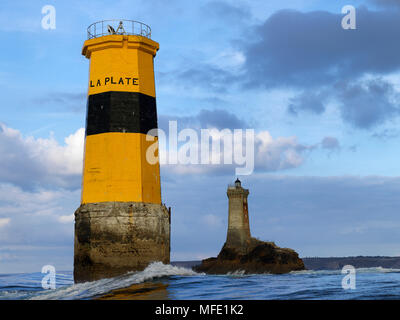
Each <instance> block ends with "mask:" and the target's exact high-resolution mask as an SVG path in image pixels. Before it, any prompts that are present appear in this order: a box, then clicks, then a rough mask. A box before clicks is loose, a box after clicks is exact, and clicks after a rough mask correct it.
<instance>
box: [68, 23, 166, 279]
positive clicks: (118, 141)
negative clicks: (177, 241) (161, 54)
mask: <svg viewBox="0 0 400 320" xmlns="http://www.w3.org/2000/svg"><path fill="white" fill-rule="evenodd" d="M158 49H159V44H158V43H157V42H155V41H153V40H151V30H150V27H148V26H147V25H145V24H143V23H140V22H136V21H130V20H123V21H120V20H116V21H114V20H107V21H100V22H96V23H94V24H92V25H91V26H89V28H88V40H87V41H85V43H84V45H83V49H82V54H83V55H84V56H85V57H86V58H87V59H90V72H89V81H88V82H89V83H88V99H87V114H86V136H85V157H84V169H83V178H82V198H81V206H80V207H79V208H78V210H76V212H75V247H74V251H75V252H74V279H75V282H82V281H88V280H96V279H100V278H106V277H112V276H115V275H118V274H122V273H125V272H127V271H136V270H142V269H144V268H145V267H146V266H147V265H148V264H149V263H151V262H153V261H162V262H164V263H169V259H170V210H168V209H167V208H166V207H165V206H164V205H163V204H162V203H161V182H160V167H159V162H158V161H156V162H154V161H153V160H154V159H151V160H152V161H148V159H147V157H146V150H147V148H148V147H149V146H150V145H152V144H154V141H156V143H157V139H158V138H157V136H156V135H155V134H154V132H153V135H150V133H148V132H149V130H151V129H156V128H157V110H156V95H155V83H154V67H153V60H154V57H155V55H156V52H157V50H158ZM157 152H158V151H157ZM154 156H155V157H156V158H158V153H157V154H155V155H154Z"/></svg>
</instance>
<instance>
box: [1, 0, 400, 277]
mask: <svg viewBox="0 0 400 320" xmlns="http://www.w3.org/2000/svg"><path fill="white" fill-rule="evenodd" d="M47 4H51V5H53V6H54V7H55V8H56V29H55V30H44V29H42V27H41V20H42V17H43V15H42V13H41V10H42V7H43V6H44V5H47ZM349 4H350V5H353V6H354V7H356V10H357V11H356V14H357V29H356V30H343V29H342V28H341V19H342V17H343V16H344V15H343V14H342V13H341V9H342V7H343V6H344V5H349ZM113 18H116V19H119V18H122V19H134V20H138V21H142V22H144V23H146V24H148V25H150V26H151V28H152V38H153V39H154V40H156V41H157V42H159V43H160V50H159V52H158V54H157V56H156V58H155V77H156V91H157V108H158V117H159V124H160V127H162V128H163V126H164V127H165V124H166V123H167V121H168V120H178V122H179V121H181V123H183V125H184V126H187V127H197V126H200V127H216V128H218V129H222V128H224V127H226V128H230V129H234V128H253V129H255V132H256V134H257V135H258V136H257V137H258V138H257V139H258V140H257V141H258V147H257V148H256V168H255V171H254V173H253V174H252V175H251V176H244V177H242V183H243V185H244V187H246V188H249V189H250V196H249V210H250V224H251V229H252V234H253V235H254V236H256V237H259V238H260V239H265V240H273V241H275V242H276V243H277V244H278V245H280V246H287V247H291V248H294V249H295V250H296V251H297V252H299V254H300V256H347V255H400V233H399V232H398V230H399V227H400V217H399V215H398V208H399V207H400V200H399V199H400V197H398V196H397V195H398V194H399V192H400V179H399V175H400V166H399V165H398V163H399V161H398V159H399V156H400V148H399V146H400V143H399V134H400V130H399V129H398V127H399V120H400V117H399V116H400V107H399V98H400V95H399V94H400V72H399V70H400V58H399V57H400V45H399V44H398V39H399V38H400V37H399V36H400V5H399V4H398V2H397V1H394V0H365V1H355V0H354V1H348V0H347V1H311V0H307V1H306V0H304V1H300V0H298V1H285V2H284V4H283V2H282V1H275V0H273V1H272V0H271V1H245V0H242V1H228V0H223V1H222V0H221V1H219V0H217V1H196V2H193V1H183V0H181V1H178V0H177V1H168V2H167V1H161V0H153V1H132V0H129V1H118V0H116V1H112V4H110V2H109V1H85V2H82V1H36V0H35V1H2V2H1V3H0V19H1V21H2V23H1V24H0V38H1V41H2V50H1V51H0V86H1V88H2V92H3V94H2V103H1V104H0V272H30V271H38V270H41V267H42V266H43V265H46V264H53V265H55V266H56V268H57V269H58V270H61V269H64V270H71V269H72V262H73V216H72V214H73V212H74V211H75V209H76V208H77V207H78V206H79V201H80V181H81V170H82V151H83V132H84V131H83V129H82V128H83V127H84V123H85V108H86V90H87V81H88V66H89V64H88V61H87V60H86V59H85V58H84V57H83V56H82V55H81V48H82V45H83V42H84V41H85V40H86V28H87V27H88V26H89V25H90V24H91V23H93V22H95V21H98V20H103V19H113ZM161 174H162V176H161V180H162V197H163V201H164V202H166V203H167V205H169V206H171V207H172V214H173V216H172V248H171V249H172V252H171V258H172V260H193V259H201V258H205V257H209V256H212V255H216V254H217V253H218V252H219V250H220V248H221V247H222V245H223V242H224V240H225V236H226V227H227V210H228V208H227V204H228V203H227V197H226V186H227V184H228V183H230V182H232V181H233V180H234V179H235V176H234V171H233V170H232V171H230V170H225V169H222V170H221V168H210V167H207V166H205V167H202V168H201V169H200V171H195V172H194V171H190V170H189V171H184V170H177V168H174V167H173V166H164V167H162V169H161Z"/></svg>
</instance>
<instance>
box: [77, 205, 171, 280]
mask: <svg viewBox="0 0 400 320" xmlns="http://www.w3.org/2000/svg"><path fill="white" fill-rule="evenodd" d="M74 251H75V253H74V280H75V282H76V283H78V282H85V281H93V280H98V279H102V278H109V277H114V276H117V275H120V274H124V273H126V272H128V271H139V270H143V269H144V268H146V267H147V266H148V264H149V263H151V262H154V261H161V262H163V263H169V262H170V212H169V210H168V209H167V208H166V207H165V206H164V205H159V204H153V203H142V202H101V203H90V204H83V205H81V206H80V207H79V208H78V209H77V210H76V211H75V247H74Z"/></svg>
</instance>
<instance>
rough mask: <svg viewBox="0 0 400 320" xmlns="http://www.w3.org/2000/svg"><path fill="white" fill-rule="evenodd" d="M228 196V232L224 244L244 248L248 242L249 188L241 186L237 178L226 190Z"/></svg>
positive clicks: (249, 237)
mask: <svg viewBox="0 0 400 320" xmlns="http://www.w3.org/2000/svg"><path fill="white" fill-rule="evenodd" d="M226 193H227V195H228V198H229V207H228V211H229V216H228V233H227V236H226V245H227V246H228V247H237V248H238V247H239V248H245V247H246V246H248V245H249V244H250V239H251V235H250V224H249V210H248V204H247V197H248V195H249V190H248V189H244V188H242V185H241V182H240V180H239V179H236V181H235V184H234V185H229V186H228V190H227V192H226Z"/></svg>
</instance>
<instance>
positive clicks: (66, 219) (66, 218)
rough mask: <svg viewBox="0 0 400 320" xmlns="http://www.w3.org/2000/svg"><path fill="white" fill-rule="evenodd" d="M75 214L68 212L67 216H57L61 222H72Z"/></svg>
mask: <svg viewBox="0 0 400 320" xmlns="http://www.w3.org/2000/svg"><path fill="white" fill-rule="evenodd" d="M74 219H75V216H74V214H70V215H68V216H59V217H58V221H59V222H61V223H71V222H74Z"/></svg>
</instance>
